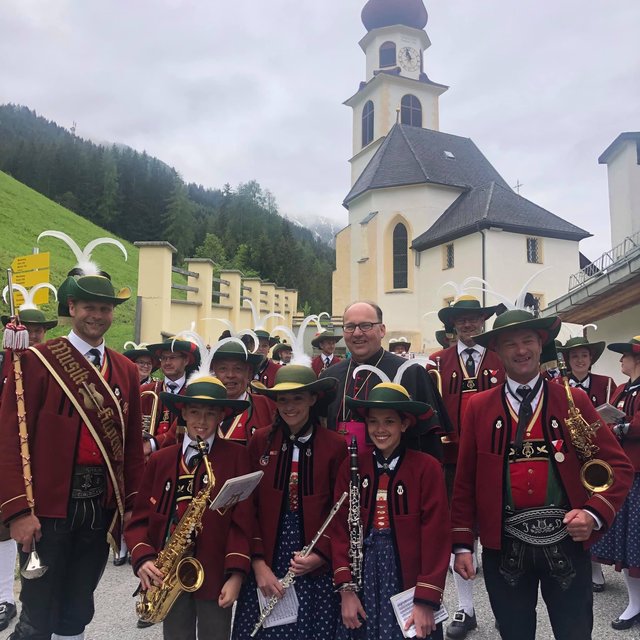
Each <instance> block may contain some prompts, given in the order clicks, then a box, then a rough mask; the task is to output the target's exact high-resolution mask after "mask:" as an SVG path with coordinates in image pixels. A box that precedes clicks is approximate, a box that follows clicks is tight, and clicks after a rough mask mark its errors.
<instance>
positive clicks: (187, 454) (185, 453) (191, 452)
mask: <svg viewBox="0 0 640 640" xmlns="http://www.w3.org/2000/svg"><path fill="white" fill-rule="evenodd" d="M215 438H216V434H215V433H214V434H213V435H212V436H211V437H210V438H207V439H206V441H205V442H206V443H207V444H208V445H209V451H211V447H212V446H213V441H214V440H215ZM196 444H197V443H196V441H195V440H192V439H191V438H190V437H189V434H188V433H185V434H184V440H183V441H182V457H183V458H184V463H185V464H186V465H187V466H189V462H190V461H191V458H193V456H195V455H198V449H194V448H193V447H192V446H191V445H194V446H196Z"/></svg>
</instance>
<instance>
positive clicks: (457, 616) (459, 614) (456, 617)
mask: <svg viewBox="0 0 640 640" xmlns="http://www.w3.org/2000/svg"><path fill="white" fill-rule="evenodd" d="M466 617H467V614H466V613H465V612H464V611H456V612H455V613H454V614H453V620H452V622H464V621H465V619H466Z"/></svg>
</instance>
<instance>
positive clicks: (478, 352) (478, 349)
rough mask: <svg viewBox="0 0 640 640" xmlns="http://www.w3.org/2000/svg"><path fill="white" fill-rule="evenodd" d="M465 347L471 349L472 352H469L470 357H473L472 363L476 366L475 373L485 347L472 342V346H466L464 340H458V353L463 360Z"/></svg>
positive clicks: (464, 358)
mask: <svg viewBox="0 0 640 640" xmlns="http://www.w3.org/2000/svg"><path fill="white" fill-rule="evenodd" d="M467 349H472V351H473V353H471V354H470V355H471V357H472V358H473V363H474V364H475V367H476V374H477V373H478V367H479V366H480V362H481V361H482V356H483V355H484V352H485V351H486V349H485V348H484V347H483V346H482V345H481V344H474V345H473V347H468V346H467V345H466V344H465V343H464V342H462V341H461V340H458V355H459V356H460V357H461V358H462V360H463V361H464V362H466V360H467V355H468V354H467V353H465V351H466V350H467Z"/></svg>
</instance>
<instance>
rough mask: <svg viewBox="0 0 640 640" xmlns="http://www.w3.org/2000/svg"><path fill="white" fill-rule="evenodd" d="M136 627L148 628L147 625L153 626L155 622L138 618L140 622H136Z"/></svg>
mask: <svg viewBox="0 0 640 640" xmlns="http://www.w3.org/2000/svg"><path fill="white" fill-rule="evenodd" d="M136 627H138V629H146V628H147V627H153V622H146V621H144V620H138V622H136Z"/></svg>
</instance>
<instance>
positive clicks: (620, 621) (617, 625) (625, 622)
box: [611, 613, 640, 631]
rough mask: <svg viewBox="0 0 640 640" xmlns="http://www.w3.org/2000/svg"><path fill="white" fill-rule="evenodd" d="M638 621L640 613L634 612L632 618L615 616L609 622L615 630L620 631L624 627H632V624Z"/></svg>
mask: <svg viewBox="0 0 640 640" xmlns="http://www.w3.org/2000/svg"><path fill="white" fill-rule="evenodd" d="M638 621H640V613H636V615H635V616H633V618H627V619H624V618H616V619H615V620H613V621H612V622H611V626H612V627H613V628H614V629H615V630H616V631H622V630H624V629H631V627H633V625H634V624H635V623H636V622H638Z"/></svg>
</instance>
